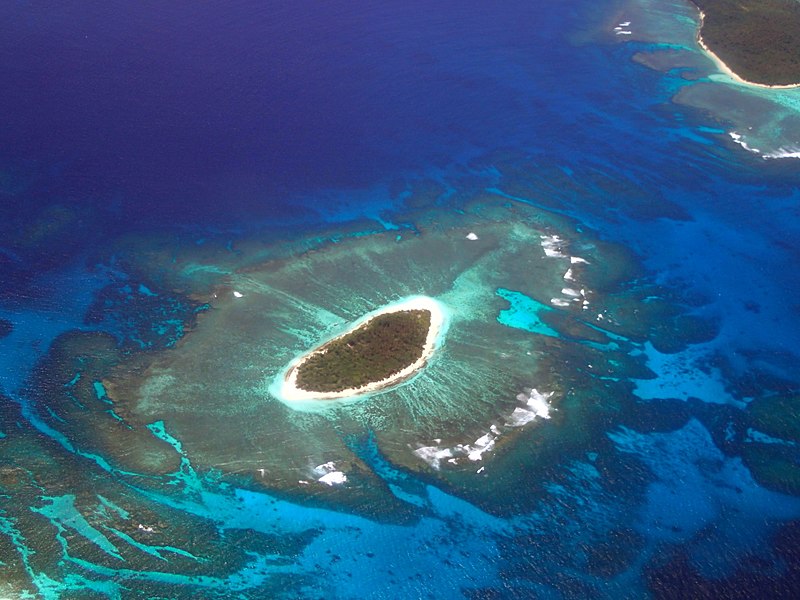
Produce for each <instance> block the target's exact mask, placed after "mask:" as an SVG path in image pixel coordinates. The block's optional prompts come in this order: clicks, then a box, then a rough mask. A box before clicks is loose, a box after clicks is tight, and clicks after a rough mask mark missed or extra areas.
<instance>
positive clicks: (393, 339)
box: [297, 310, 431, 392]
mask: <svg viewBox="0 0 800 600" xmlns="http://www.w3.org/2000/svg"><path fill="white" fill-rule="evenodd" d="M430 326H431V312H430V311H429V310H402V311H396V312H390V313H384V314H381V315H378V316H376V317H374V318H372V319H370V320H369V321H367V322H366V323H364V325H362V326H361V327H358V328H357V329H355V330H353V331H351V332H350V333H348V334H346V335H344V336H341V337H339V338H336V339H334V340H332V341H330V342H329V343H327V344H325V345H324V346H322V347H321V348H320V349H319V350H317V351H316V352H314V353H313V354H311V355H309V356H308V357H307V358H306V359H305V360H304V361H303V362H302V363H301V364H300V365H299V366H298V367H297V387H299V388H300V389H302V390H306V391H310V392H341V391H343V390H348V389H357V388H360V387H363V386H365V385H367V384H370V383H375V382H377V381H382V380H384V379H386V378H388V377H391V376H392V375H394V374H396V373H399V372H400V371H402V370H403V369H405V368H406V367H409V366H411V365H413V364H414V363H415V362H416V361H417V360H419V359H420V357H421V356H422V353H423V351H424V349H425V343H426V339H427V336H428V331H429V329H430Z"/></svg>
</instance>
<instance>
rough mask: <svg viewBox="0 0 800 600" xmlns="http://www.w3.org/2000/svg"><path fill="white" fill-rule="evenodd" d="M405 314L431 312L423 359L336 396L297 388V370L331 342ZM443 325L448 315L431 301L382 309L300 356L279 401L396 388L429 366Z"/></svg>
mask: <svg viewBox="0 0 800 600" xmlns="http://www.w3.org/2000/svg"><path fill="white" fill-rule="evenodd" d="M405 310H426V311H428V312H430V315H431V322H430V327H429V328H428V335H427V336H426V338H425V346H424V347H423V350H422V355H421V356H420V357H419V358H418V359H417V360H416V361H414V362H413V363H412V364H410V365H408V366H407V367H406V368H404V369H403V370H401V371H398V372H397V373H394V374H392V375H390V376H389V377H386V378H385V379H381V380H380V381H373V382H372V383H368V384H366V385H362V386H361V387H358V388H349V389H346V390H342V391H339V392H315V391H309V390H304V389H302V388H300V387H298V386H297V369H298V367H300V366H301V365H302V364H303V363H304V362H305V361H306V360H308V358H309V357H311V356H312V355H314V354H316V353H318V352H320V351H321V350H322V349H323V348H324V347H325V346H326V345H327V344H329V343H330V342H332V341H333V340H336V339H339V338H341V337H344V336H346V335H348V334H350V333H351V332H353V331H355V330H356V329H359V328H361V327H363V326H364V325H366V324H367V323H369V322H370V321H371V320H372V319H374V318H375V317H378V316H380V315H384V314H389V313H394V312H401V311H405ZM446 321H447V313H446V309H445V308H444V306H443V305H442V304H441V303H440V302H439V301H438V300H434V299H433V298H430V297H429V296H411V297H409V298H405V299H403V300H400V301H398V302H394V303H392V304H389V305H387V306H384V307H382V308H380V309H378V310H375V311H373V312H371V313H368V314H367V315H365V316H364V317H362V318H361V319H359V320H358V321H356V323H354V324H353V326H352V327H350V328H349V329H348V330H347V331H345V332H344V333H342V334H340V335H338V336H336V337H335V338H333V339H331V340H328V341H326V342H325V343H324V344H321V345H320V346H318V347H316V348H315V349H313V350H311V351H310V352H307V353H306V354H304V355H303V356H301V357H299V358H297V359H295V360H294V361H292V362H291V363H290V364H289V367H288V368H287V370H286V374H285V375H284V377H283V380H282V382H281V386H280V390H279V392H278V393H279V395H280V397H281V399H282V400H284V401H288V402H300V401H306V400H337V399H342V398H351V397H354V396H362V395H364V394H369V393H372V392H377V391H379V390H382V389H384V388H387V387H390V386H393V385H396V384H398V383H400V382H402V381H404V380H406V379H408V378H409V377H411V376H412V375H413V374H414V373H416V372H417V371H419V370H420V369H421V368H423V367H424V366H425V365H426V364H427V363H428V361H429V360H430V358H431V356H432V355H433V353H434V352H435V351H436V348H437V347H438V346H439V344H440V343H441V338H442V335H443V333H444V330H445V326H446Z"/></svg>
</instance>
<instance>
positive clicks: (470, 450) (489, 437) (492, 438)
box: [456, 431, 498, 462]
mask: <svg viewBox="0 0 800 600" xmlns="http://www.w3.org/2000/svg"><path fill="white" fill-rule="evenodd" d="M497 437H498V436H497V435H494V434H493V433H492V432H491V431H490V432H488V433H485V434H484V435H482V436H481V437H479V438H478V439H477V440H475V442H473V444H472V445H470V446H456V449H458V450H461V451H463V452H465V453H466V455H467V458H469V459H470V460H471V461H473V462H477V461H479V460H482V459H483V455H484V454H485V453H486V452H491V451H492V449H493V448H494V446H495V443H496V441H497Z"/></svg>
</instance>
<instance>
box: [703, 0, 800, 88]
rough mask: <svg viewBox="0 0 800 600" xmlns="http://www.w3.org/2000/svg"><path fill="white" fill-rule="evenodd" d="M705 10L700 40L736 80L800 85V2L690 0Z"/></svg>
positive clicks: (766, 84) (783, 0) (774, 0)
mask: <svg viewBox="0 0 800 600" xmlns="http://www.w3.org/2000/svg"><path fill="white" fill-rule="evenodd" d="M692 3H693V4H695V5H696V6H697V7H698V8H699V9H700V11H701V24H700V32H699V34H698V41H699V42H700V44H701V46H702V47H703V48H704V49H705V50H706V51H707V52H708V53H709V54H711V56H712V57H713V58H715V59H717V60H718V62H719V63H720V66H721V67H722V68H723V70H726V71H728V72H729V74H730V75H732V76H733V77H735V78H737V79H738V80H740V81H742V82H745V83H751V84H755V85H763V86H768V87H794V86H800V54H799V53H798V48H800V3H798V2H796V1H794V0H744V1H741V0H692Z"/></svg>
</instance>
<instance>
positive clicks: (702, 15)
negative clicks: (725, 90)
mask: <svg viewBox="0 0 800 600" xmlns="http://www.w3.org/2000/svg"><path fill="white" fill-rule="evenodd" d="M705 18H706V15H705V13H704V12H703V11H702V10H701V11H700V26H699V27H698V28H697V43H698V44H699V45H700V47H701V48H702V49H703V51H704V52H705V53H706V54H708V55H709V56H710V57H711V58H712V59H713V60H714V62H715V63H716V64H717V67H718V68H719V70H720V71H722V72H723V73H725V74H726V75H728V76H729V77H730V78H731V79H733V80H734V81H736V82H738V83H741V84H744V85H752V86H754V87H760V88H765V89H769V90H790V89H794V88H800V83H787V84H785V85H767V84H766V83H755V82H754V81H747V80H746V79H744V78H742V77H740V76H739V75H737V74H736V73H734V72H733V70H731V68H730V67H729V66H728V65H727V64H725V62H724V61H723V60H722V59H721V58H720V57H719V56H717V54H716V53H715V52H714V51H713V50H711V48H709V47H708V46H707V45H706V43H705V42H704V41H703V35H702V31H703V22H704V21H705Z"/></svg>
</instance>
